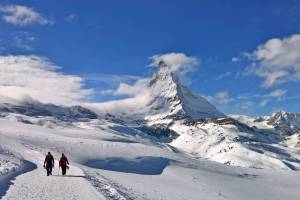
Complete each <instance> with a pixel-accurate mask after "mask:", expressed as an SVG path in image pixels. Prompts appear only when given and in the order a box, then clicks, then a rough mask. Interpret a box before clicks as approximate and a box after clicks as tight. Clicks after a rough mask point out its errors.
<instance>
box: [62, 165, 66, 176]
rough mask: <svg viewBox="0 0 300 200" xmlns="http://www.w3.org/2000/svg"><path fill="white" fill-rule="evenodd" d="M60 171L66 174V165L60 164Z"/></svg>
mask: <svg viewBox="0 0 300 200" xmlns="http://www.w3.org/2000/svg"><path fill="white" fill-rule="evenodd" d="M61 171H62V175H66V172H67V166H65V165H62V166H61Z"/></svg>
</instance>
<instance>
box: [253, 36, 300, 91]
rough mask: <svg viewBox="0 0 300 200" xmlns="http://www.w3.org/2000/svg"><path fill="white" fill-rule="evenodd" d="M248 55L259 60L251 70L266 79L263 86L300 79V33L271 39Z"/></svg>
mask: <svg viewBox="0 0 300 200" xmlns="http://www.w3.org/2000/svg"><path fill="white" fill-rule="evenodd" d="M248 55H249V56H248V57H250V58H251V59H253V60H254V61H255V62H257V65H256V64H254V65H253V66H252V67H251V68H250V72H251V73H252V74H255V75H257V76H259V77H262V78H264V79H265V80H264V82H263V84H262V86H263V87H266V88H268V87H272V86H274V85H276V84H282V83H285V82H289V81H299V80H300V34H295V35H292V36H290V37H288V38H283V39H278V38H274V39H270V40H268V41H267V42H266V43H264V44H262V45H259V46H258V47H257V49H256V50H255V51H254V52H252V53H251V54H248Z"/></svg>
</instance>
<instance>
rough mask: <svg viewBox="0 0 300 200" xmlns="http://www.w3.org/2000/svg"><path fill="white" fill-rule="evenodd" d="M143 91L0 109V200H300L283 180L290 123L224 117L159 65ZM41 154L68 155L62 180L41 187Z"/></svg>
mask: <svg viewBox="0 0 300 200" xmlns="http://www.w3.org/2000/svg"><path fill="white" fill-rule="evenodd" d="M145 82H146V84H144V85H143V88H142V90H141V91H139V94H138V95H137V96H135V97H130V98H128V99H125V100H118V101H113V102H107V103H104V104H103V103H102V104H83V105H78V106H70V107H68V106H59V105H53V104H42V103H39V102H35V101H30V102H26V101H24V102H18V103H12V102H10V103H1V104H0V184H1V187H0V198H2V197H3V199H32V198H31V197H34V198H35V199H55V198H57V196H55V195H57V194H59V195H58V196H59V197H64V198H65V199H111V200H115V199H172V200H173V199H184V198H185V199H199V198H200V199H223V198H224V197H226V198H228V199H253V198H255V199H276V198H278V196H281V197H283V198H282V199H289V198H290V199H295V198H296V197H298V196H299V192H298V188H299V181H298V180H299V176H297V174H295V173H292V172H291V170H299V169H300V153H299V152H300V150H299V147H300V132H299V129H300V122H299V116H300V114H299V113H287V112H283V111H280V112H278V113H275V114H273V115H272V116H263V117H257V118H253V117H249V116H226V115H224V114H223V113H221V112H220V111H218V110H217V109H216V107H214V106H213V105H212V104H211V103H209V102H208V101H207V100H206V99H205V98H203V97H201V96H199V95H196V94H194V93H193V92H191V91H190V90H189V89H188V87H187V86H185V85H183V84H182V83H181V79H180V77H179V76H178V74H177V73H176V72H174V71H172V70H170V67H169V66H168V65H167V64H166V63H164V62H160V64H159V67H158V69H157V71H156V73H155V74H154V76H153V78H152V79H149V80H145ZM137 102H138V103H137ZM48 151H51V152H53V154H54V156H55V157H56V158H57V157H58V156H59V154H60V153H61V152H65V153H66V154H67V155H68V157H69V158H70V160H71V163H72V164H71V170H70V171H69V173H71V174H72V175H71V176H70V177H65V179H58V178H59V177H51V178H52V179H45V178H44V170H43V167H42V162H43V156H44V155H43V154H45V153H46V152H48ZM208 160H209V161H208ZM211 161H216V162H211ZM217 162H218V163H217ZM73 163H74V164H73ZM219 163H221V164H219ZM224 164H225V165H224ZM227 165H232V166H227ZM235 166H242V167H246V168H241V167H235ZM257 168H259V170H258V169H257ZM261 168H264V169H263V170H262V169H261ZM270 169H271V170H270ZM272 169H285V171H279V170H276V171H275V170H272ZM26 172H28V173H26ZM149 175H151V176H149ZM14 177H17V179H16V180H15V181H14V184H13V185H12V186H11V187H9V186H10V185H11V184H10V181H11V180H12V179H13V178H14ZM257 177H259V178H257ZM29 179H30V180H31V181H29V182H28V180H29ZM74 180H76V181H74ZM224 180H225V181H224ZM274 180H276V181H274ZM297 184H298V185H297ZM2 185H3V186H4V187H3V186H2ZM54 185H55V187H54V188H53V186H54ZM65 185H68V187H65ZM91 185H92V186H94V188H95V189H96V190H97V192H98V193H97V192H96V190H95V189H94V188H91ZM257 185H260V186H261V187H257ZM268 185H272V187H270V188H266V186H268ZM283 185H284V187H285V188H289V189H288V190H284V191H285V192H284V194H282V192H281V191H282V188H283ZM25 186H26V187H25ZM24 187H25V188H29V189H24ZM174 188H175V189H174ZM199 188H200V190H199ZM236 188H239V190H236ZM277 188H281V190H280V189H277ZM201 189H202V190H201ZM48 190H51V191H52V190H53V191H54V193H46V194H45V192H44V191H48ZM81 191H82V192H81ZM6 192H7V194H5V193H6ZM24 195H25V197H24ZM45 195H46V197H45ZM53 195H54V196H53Z"/></svg>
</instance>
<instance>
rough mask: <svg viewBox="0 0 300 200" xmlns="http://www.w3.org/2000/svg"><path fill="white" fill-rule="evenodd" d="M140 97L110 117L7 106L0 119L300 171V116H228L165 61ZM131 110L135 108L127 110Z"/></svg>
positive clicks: (97, 111) (91, 109) (119, 104)
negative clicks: (116, 135)
mask: <svg viewBox="0 0 300 200" xmlns="http://www.w3.org/2000/svg"><path fill="white" fill-rule="evenodd" d="M141 93H142V95H145V96H146V97H147V98H145V101H140V102H139V105H136V109H135V100H136V99H134V98H129V99H127V100H126V101H124V100H120V101H115V102H113V103H114V104H113V105H114V106H113V108H114V109H106V110H105V111H104V110H101V107H102V106H103V104H99V105H95V104H93V105H83V106H72V107H66V106H57V105H52V104H41V103H38V102H30V103H28V102H24V103H21V104H18V105H14V104H9V103H2V104H0V116H1V117H2V118H5V119H9V120H12V121H17V122H22V123H27V124H33V125H39V126H44V127H47V128H54V129H55V128H56V127H73V128H80V129H89V130H91V129H93V130H99V129H101V130H102V129H103V126H105V127H106V125H107V124H113V125H111V126H110V129H112V130H114V131H117V132H120V131H121V132H122V134H123V132H125V133H128V134H135V135H139V137H144V138H148V139H151V140H155V141H158V142H160V143H169V145H171V146H172V148H176V149H177V150H178V151H183V152H185V153H188V154H189V155H191V156H193V157H194V158H206V159H210V160H213V161H217V162H220V163H223V164H228V165H235V166H243V167H254V168H280V169H294V170H295V169H299V168H300V156H299V153H298V150H297V147H298V146H299V143H300V142H299V141H300V140H299V139H300V136H299V135H300V133H299V130H300V120H299V116H300V115H299V114H295V113H286V112H283V111H281V112H278V113H275V114H274V115H273V116H270V117H258V118H251V117H247V116H230V117H229V116H226V115H224V114H223V113H221V112H220V111H218V110H217V109H216V107H214V106H213V105H212V104H211V103H209V102H208V101H207V100H206V99H205V98H203V97H201V96H199V95H196V94H194V93H193V92H191V91H190V90H189V89H188V87H187V86H185V85H183V84H182V83H181V80H180V78H179V76H178V74H177V73H176V72H174V71H172V70H171V68H170V66H168V65H167V64H166V63H165V62H163V61H161V62H160V63H159V66H158V68H157V71H156V72H155V74H154V76H153V77H152V79H150V80H149V81H148V82H147V84H146V85H145V87H144V88H143V90H142V91H141ZM130 101H132V102H133V103H130V104H129V103H128V102H130ZM127 105H133V106H132V107H128V110H126V108H127ZM106 107H107V106H106ZM116 108H117V109H116ZM118 108H122V109H118Z"/></svg>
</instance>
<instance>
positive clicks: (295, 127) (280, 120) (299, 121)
mask: <svg viewBox="0 0 300 200" xmlns="http://www.w3.org/2000/svg"><path fill="white" fill-rule="evenodd" d="M268 124H269V125H272V126H274V128H275V129H276V130H278V131H279V132H280V133H281V134H282V135H283V136H291V135H292V134H295V133H300V113H288V112H285V111H279V112H277V113H274V114H273V115H272V116H271V117H270V118H269V119H268Z"/></svg>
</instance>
